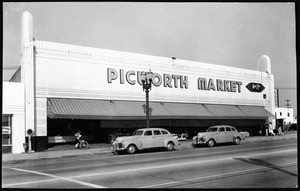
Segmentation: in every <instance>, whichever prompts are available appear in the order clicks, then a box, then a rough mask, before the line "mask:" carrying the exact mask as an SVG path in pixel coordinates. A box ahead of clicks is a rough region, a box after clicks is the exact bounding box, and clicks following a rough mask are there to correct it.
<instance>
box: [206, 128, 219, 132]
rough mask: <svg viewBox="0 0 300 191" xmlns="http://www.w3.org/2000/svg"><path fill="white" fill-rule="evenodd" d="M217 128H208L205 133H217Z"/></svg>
mask: <svg viewBox="0 0 300 191" xmlns="http://www.w3.org/2000/svg"><path fill="white" fill-rule="evenodd" d="M217 130H218V127H210V128H208V129H207V132H211V131H217Z"/></svg>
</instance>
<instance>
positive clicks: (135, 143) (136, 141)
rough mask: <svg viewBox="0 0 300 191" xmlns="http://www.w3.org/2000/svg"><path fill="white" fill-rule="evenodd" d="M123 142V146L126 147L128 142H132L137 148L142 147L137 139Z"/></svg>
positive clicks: (140, 148)
mask: <svg viewBox="0 0 300 191" xmlns="http://www.w3.org/2000/svg"><path fill="white" fill-rule="evenodd" d="M123 144H124V148H127V147H128V145H130V144H134V145H135V146H136V147H137V148H138V149H139V150H142V149H143V144H142V142H141V141H138V140H134V141H133V140H130V141H124V142H123Z"/></svg>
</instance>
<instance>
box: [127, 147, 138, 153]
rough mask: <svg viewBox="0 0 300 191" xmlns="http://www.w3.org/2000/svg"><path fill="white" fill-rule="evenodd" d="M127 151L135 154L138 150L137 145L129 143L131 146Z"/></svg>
mask: <svg viewBox="0 0 300 191" xmlns="http://www.w3.org/2000/svg"><path fill="white" fill-rule="evenodd" d="M126 152H127V153H128V154H133V153H135V152H136V146H135V145H129V146H128V147H127V149H126Z"/></svg>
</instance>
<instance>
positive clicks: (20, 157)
mask: <svg viewBox="0 0 300 191" xmlns="http://www.w3.org/2000/svg"><path fill="white" fill-rule="evenodd" d="M284 139H297V132H288V133H287V134H284V135H282V136H255V137H249V138H246V139H245V140H243V141H242V143H243V142H244V143H253V142H263V141H277V140H284ZM177 149H178V150H181V149H193V147H192V146H191V140H186V141H180V145H179V146H178V147H177ZM107 153H111V150H110V147H105V148H92V149H87V150H75V149H73V150H60V151H51V150H49V151H44V152H35V153H23V154H3V155H2V164H6V163H22V162H27V161H38V160H46V159H55V158H64V157H76V156H87V155H97V154H107Z"/></svg>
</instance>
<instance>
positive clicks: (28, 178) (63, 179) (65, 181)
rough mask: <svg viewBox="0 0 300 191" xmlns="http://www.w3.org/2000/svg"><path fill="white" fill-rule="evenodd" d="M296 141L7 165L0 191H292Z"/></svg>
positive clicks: (3, 171) (295, 163)
mask: <svg viewBox="0 0 300 191" xmlns="http://www.w3.org/2000/svg"><path fill="white" fill-rule="evenodd" d="M297 180H298V172H297V140H296V139H291V140H287V139H286V140H278V141H276V142H275V141H268V142H252V143H251V142H248V143H242V144H241V145H219V146H216V147H213V148H207V147H201V148H197V149H181V150H176V151H174V152H166V151H164V150H158V151H157V150H154V151H150V152H141V153H137V154H134V155H113V154H112V153H106V154H102V155H89V157H86V158H69V159H68V158H60V159H55V160H46V161H40V162H39V161H36V162H34V161H33V162H26V163H22V164H5V165H4V166H3V167H2V187H4V188H295V187H296V186H297V185H298V182H297Z"/></svg>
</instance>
